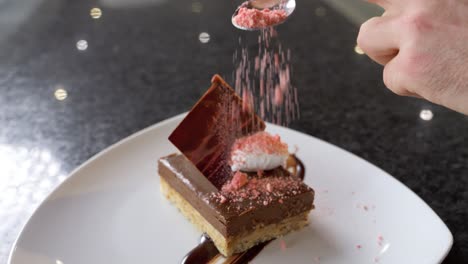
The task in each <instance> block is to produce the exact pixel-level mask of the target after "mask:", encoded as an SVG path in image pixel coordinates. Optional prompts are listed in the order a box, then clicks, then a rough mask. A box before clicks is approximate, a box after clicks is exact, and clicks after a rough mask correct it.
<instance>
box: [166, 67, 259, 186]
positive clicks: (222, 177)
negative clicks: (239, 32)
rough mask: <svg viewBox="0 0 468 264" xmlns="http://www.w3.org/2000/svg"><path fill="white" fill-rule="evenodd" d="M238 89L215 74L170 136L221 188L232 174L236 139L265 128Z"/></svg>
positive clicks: (210, 179) (213, 182) (206, 175)
mask: <svg viewBox="0 0 468 264" xmlns="http://www.w3.org/2000/svg"><path fill="white" fill-rule="evenodd" d="M251 109H252V107H251V106H246V105H245V104H243V102H242V100H241V98H240V97H239V96H238V95H237V94H236V93H235V91H234V90H233V89H232V88H231V87H230V86H229V85H228V84H227V83H226V82H225V81H224V80H223V79H222V78H221V77H220V76H219V75H214V76H213V78H212V80H211V87H210V88H209V89H208V91H207V92H206V93H205V94H204V95H203V96H202V98H201V99H200V100H199V101H198V102H197V103H196V104H195V106H194V107H193V108H192V110H191V111H190V112H189V113H188V114H187V116H186V117H185V118H184V120H182V122H181V123H180V124H179V126H178V127H177V128H176V129H175V130H174V131H173V132H172V134H171V135H170V136H169V140H170V141H171V142H172V143H173V144H174V145H175V146H176V147H177V148H178V149H179V150H180V151H181V152H182V153H183V154H184V155H185V157H187V158H188V159H189V160H190V161H191V162H192V163H193V164H194V165H195V166H196V167H197V168H198V169H199V170H200V172H201V173H202V174H203V175H204V176H205V177H206V178H207V179H208V180H209V181H210V182H211V183H212V184H213V185H214V186H216V187H217V188H218V189H220V188H221V186H223V184H224V183H225V182H226V181H227V180H228V179H229V178H230V176H231V169H230V167H229V164H228V158H229V157H228V155H229V153H230V148H231V145H232V143H233V142H234V140H235V139H236V138H238V137H242V136H246V135H249V134H252V133H255V132H258V131H262V130H264V129H265V123H264V122H263V120H262V119H261V118H259V117H258V116H257V115H256V114H255V113H254V112H253V111H252V110H251Z"/></svg>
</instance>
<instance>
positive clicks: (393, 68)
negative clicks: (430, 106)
mask: <svg viewBox="0 0 468 264" xmlns="http://www.w3.org/2000/svg"><path fill="white" fill-rule="evenodd" d="M401 60H402V56H401V55H397V56H395V57H394V58H393V59H391V60H390V61H389V62H388V63H387V65H385V67H384V70H383V81H384V83H385V86H387V88H388V89H390V90H391V91H392V92H394V93H395V94H398V95H402V96H411V97H416V98H422V97H421V96H420V95H419V94H417V93H415V92H412V91H411V90H409V89H408V88H409V87H413V86H414V85H413V82H412V80H411V78H410V77H409V76H408V75H407V74H405V72H404V71H402V67H401V65H402V61H401Z"/></svg>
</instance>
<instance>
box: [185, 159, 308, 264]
mask: <svg viewBox="0 0 468 264" xmlns="http://www.w3.org/2000/svg"><path fill="white" fill-rule="evenodd" d="M293 157H294V159H295V160H296V177H298V178H300V179H301V180H304V177H305V167H304V163H302V161H301V160H300V159H299V158H297V157H296V156H295V155H294V156H293ZM271 241H273V240H270V241H266V242H263V243H260V244H258V245H256V246H254V247H252V248H250V249H249V250H247V251H244V252H242V253H239V254H235V255H233V256H231V257H228V258H226V259H225V261H224V264H247V263H249V262H250V261H251V260H252V259H253V258H255V257H256V256H257V255H258V254H259V253H260V252H261V251H262V250H263V248H264V247H265V246H266V245H268V244H269V243H270V242H271ZM218 258H224V257H223V256H222V255H221V254H220V253H219V251H218V249H217V248H216V246H215V244H214V243H213V241H212V240H211V239H210V238H209V237H208V236H207V235H206V234H203V235H202V236H201V237H200V243H199V244H198V245H197V246H196V247H195V248H194V249H192V250H191V251H190V252H189V253H187V255H185V257H184V258H183V259H182V262H181V264H202V263H214V262H213V261H215V260H217V259H218Z"/></svg>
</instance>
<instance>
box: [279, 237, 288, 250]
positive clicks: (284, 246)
mask: <svg viewBox="0 0 468 264" xmlns="http://www.w3.org/2000/svg"><path fill="white" fill-rule="evenodd" d="M280 248H281V250H283V251H284V250H286V248H287V247H286V242H284V240H283V239H281V240H280Z"/></svg>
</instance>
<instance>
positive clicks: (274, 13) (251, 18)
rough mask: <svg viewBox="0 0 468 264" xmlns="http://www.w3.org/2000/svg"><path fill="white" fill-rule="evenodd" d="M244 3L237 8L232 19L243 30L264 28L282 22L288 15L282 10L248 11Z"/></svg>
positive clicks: (253, 9)
mask: <svg viewBox="0 0 468 264" xmlns="http://www.w3.org/2000/svg"><path fill="white" fill-rule="evenodd" d="M245 5H246V3H244V4H242V5H241V7H240V8H239V11H238V13H237V15H236V16H235V17H234V18H233V20H234V23H235V24H237V25H238V26H240V27H243V28H252V29H253V28H266V27H270V26H273V25H276V24H278V23H280V22H282V21H284V20H285V19H286V18H287V17H288V15H287V13H286V11H284V10H270V9H263V10H258V9H255V8H252V9H249V8H247V7H246V6H245Z"/></svg>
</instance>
